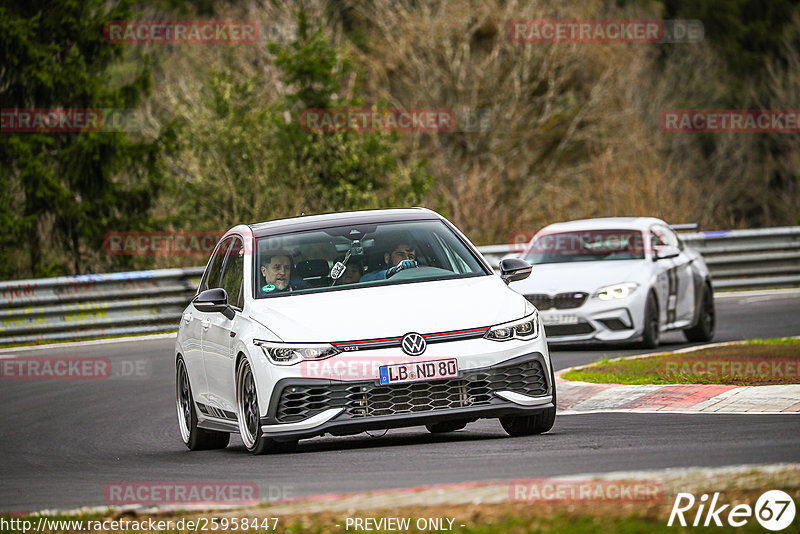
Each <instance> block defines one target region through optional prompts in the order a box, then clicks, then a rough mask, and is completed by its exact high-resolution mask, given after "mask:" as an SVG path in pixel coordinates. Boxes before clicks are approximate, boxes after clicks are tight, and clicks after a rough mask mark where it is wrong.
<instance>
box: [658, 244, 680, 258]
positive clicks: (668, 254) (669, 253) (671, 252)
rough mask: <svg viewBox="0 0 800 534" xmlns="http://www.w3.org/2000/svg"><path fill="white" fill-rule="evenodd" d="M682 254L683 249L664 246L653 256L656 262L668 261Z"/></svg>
mask: <svg viewBox="0 0 800 534" xmlns="http://www.w3.org/2000/svg"><path fill="white" fill-rule="evenodd" d="M680 253H681V249H679V248H678V247H671V246H669V245H664V246H663V247H658V248H657V249H656V253H655V255H654V256H653V259H656V260H666V259H669V258H674V257H676V256H677V255H679V254H680Z"/></svg>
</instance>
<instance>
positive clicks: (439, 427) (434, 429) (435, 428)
mask: <svg viewBox="0 0 800 534" xmlns="http://www.w3.org/2000/svg"><path fill="white" fill-rule="evenodd" d="M467 423H469V421H442V422H441V423H433V424H430V425H425V428H427V429H428V432H430V433H431V434H444V433H445V432H455V431H456V430H461V429H462V428H464V427H465V426H467Z"/></svg>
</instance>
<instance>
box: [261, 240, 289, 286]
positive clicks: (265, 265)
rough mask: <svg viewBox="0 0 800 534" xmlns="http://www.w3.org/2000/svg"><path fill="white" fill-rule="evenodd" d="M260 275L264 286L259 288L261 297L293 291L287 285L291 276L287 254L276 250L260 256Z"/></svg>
mask: <svg viewBox="0 0 800 534" xmlns="http://www.w3.org/2000/svg"><path fill="white" fill-rule="evenodd" d="M261 275H262V276H263V277H264V285H262V286H261V288H260V289H261V295H262V296H263V295H268V294H271V293H279V292H282V291H292V290H293V289H294V288H293V287H292V286H291V284H290V283H289V278H290V277H291V275H292V258H291V256H290V255H289V253H288V252H284V251H282V250H278V251H275V252H267V253H266V254H265V255H264V256H262V258H261Z"/></svg>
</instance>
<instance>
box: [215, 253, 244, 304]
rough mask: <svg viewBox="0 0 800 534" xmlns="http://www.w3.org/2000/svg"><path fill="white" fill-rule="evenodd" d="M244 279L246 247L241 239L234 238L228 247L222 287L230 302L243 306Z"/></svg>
mask: <svg viewBox="0 0 800 534" xmlns="http://www.w3.org/2000/svg"><path fill="white" fill-rule="evenodd" d="M243 279H244V247H243V246H242V241H241V239H238V238H237V239H234V240H233V242H232V243H231V246H230V249H228V254H227V260H226V261H225V268H224V270H223V271H222V281H221V282H220V287H221V288H222V289H224V290H225V292H226V293H227V294H228V304H230V305H231V306H236V307H237V308H241V307H242V302H241V297H242V281H243Z"/></svg>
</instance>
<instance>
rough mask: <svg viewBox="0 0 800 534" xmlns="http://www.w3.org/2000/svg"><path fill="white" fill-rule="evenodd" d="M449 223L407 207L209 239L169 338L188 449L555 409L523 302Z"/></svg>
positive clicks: (519, 417) (505, 269)
mask: <svg viewBox="0 0 800 534" xmlns="http://www.w3.org/2000/svg"><path fill="white" fill-rule="evenodd" d="M530 271H531V266H530V264H528V263H527V262H524V261H522V260H519V259H516V258H510V259H507V260H504V261H503V262H502V265H501V274H500V276H498V275H497V274H495V273H494V272H493V271H492V269H491V268H490V266H489V265H488V264H487V263H486V261H485V260H484V259H483V257H482V256H481V254H480V253H479V252H478V251H477V250H476V249H475V247H474V246H473V245H472V244H471V243H470V242H469V240H467V238H466V237H465V236H464V235H463V234H462V233H461V232H459V231H458V230H457V229H456V228H455V227H454V226H453V225H452V224H451V223H450V222H448V221H447V220H446V219H444V218H443V217H441V216H440V215H438V214H436V213H435V212H432V211H430V210H426V209H421V208H414V209H402V210H376V211H363V212H350V213H339V214H330V215H314V216H304V217H296V218H290V219H282V220H275V221H269V222H265V223H260V224H253V225H241V226H236V227H235V228H232V229H231V230H229V231H228V232H227V233H226V234H225V235H224V236H223V238H222V239H221V240H220V242H219V244H218V246H217V247H216V249H215V251H214V253H213V254H212V256H211V258H210V260H209V262H208V265H207V266H206V269H205V273H204V274H203V277H202V280H201V282H200V286H199V288H198V291H197V295H196V296H195V298H194V299H193V301H192V302H191V304H190V305H189V306H188V307H187V308H186V310H185V311H184V314H183V318H182V321H181V324H180V329H179V331H178V337H177V341H176V343H175V355H174V356H175V368H176V405H177V411H178V425H179V427H180V433H181V436H182V438H183V441H184V443H185V444H186V445H187V446H188V447H189V448H190V449H192V450H198V449H213V448H222V447H225V446H227V444H228V441H229V438H230V434H231V433H238V434H240V435H241V438H242V441H243V442H244V444H245V446H246V447H247V449H248V450H250V451H251V452H253V453H256V454H260V453H265V452H282V451H290V450H292V449H293V448H294V447H295V446H296V445H297V441H298V440H299V439H302V438H310V437H314V436H319V435H323V434H333V435H347V434H355V433H359V432H363V431H367V430H380V429H389V428H397V427H409V426H417V425H425V426H426V427H427V429H428V430H429V431H431V432H449V431H454V430H458V429H461V428H463V427H464V426H466V425H467V424H468V423H470V422H473V421H476V420H477V419H481V418H499V419H500V422H501V424H502V426H503V428H504V429H505V430H506V432H507V433H508V434H510V435H513V436H520V435H530V434H538V433H542V432H546V431H547V430H549V429H550V428H551V427H552V426H553V423H554V420H555V410H556V409H555V403H556V391H555V385H554V380H553V368H552V365H551V363H550V356H549V354H548V350H547V343H546V340H545V336H544V332H543V331H542V325H541V322H540V319H539V317H538V313H537V311H536V309H535V307H534V306H533V305H531V304H530V303H529V302H528V301H527V300H525V299H524V298H523V297H522V296H521V295H519V294H518V293H516V292H514V291H513V290H511V289H509V287H508V283H509V282H510V281H514V280H522V279H524V278H525V277H526V276H528V274H529V273H530Z"/></svg>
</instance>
